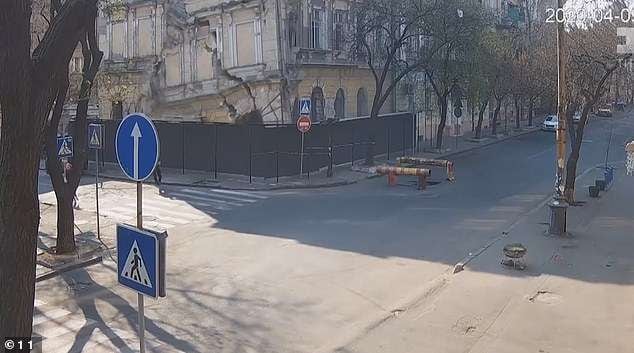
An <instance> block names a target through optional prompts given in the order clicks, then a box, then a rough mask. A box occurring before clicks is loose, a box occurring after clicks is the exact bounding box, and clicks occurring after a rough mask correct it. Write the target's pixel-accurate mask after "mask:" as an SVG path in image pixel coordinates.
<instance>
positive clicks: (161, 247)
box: [117, 224, 167, 298]
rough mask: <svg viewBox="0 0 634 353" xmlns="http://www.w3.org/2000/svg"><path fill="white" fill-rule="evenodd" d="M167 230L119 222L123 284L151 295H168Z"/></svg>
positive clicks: (118, 237) (118, 255)
mask: <svg viewBox="0 0 634 353" xmlns="http://www.w3.org/2000/svg"><path fill="white" fill-rule="evenodd" d="M166 237H167V234H166V233H155V232H152V231H148V230H144V229H139V228H135V227H132V226H129V225H124V224H119V225H117V274H118V275H117V277H118V280H119V283H120V284H121V285H123V286H125V287H128V288H130V289H132V290H134V291H137V292H139V293H141V294H144V295H147V296H150V297H154V298H156V297H159V296H162V297H164V296H165V266H164V264H165V261H164V260H165V238H166Z"/></svg>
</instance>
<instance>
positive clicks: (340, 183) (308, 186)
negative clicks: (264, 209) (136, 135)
mask: <svg viewBox="0 0 634 353" xmlns="http://www.w3.org/2000/svg"><path fill="white" fill-rule="evenodd" d="M85 174H86V175H94V173H91V172H86V173H85ZM99 176H100V177H103V178H104V179H112V180H119V181H129V180H130V179H128V178H124V177H119V176H109V175H105V174H99ZM364 179H366V178H365V177H364V178H361V179H359V180H364ZM359 180H344V181H336V182H332V183H327V184H304V185H302V184H298V185H274V186H267V187H262V188H257V187H256V188H247V187H227V186H222V185H201V184H188V183H178V182H163V183H162V184H163V185H169V186H182V187H197V188H207V189H217V190H235V191H273V190H293V189H320V188H330V187H336V186H344V185H350V184H355V183H357V182H358V181H359Z"/></svg>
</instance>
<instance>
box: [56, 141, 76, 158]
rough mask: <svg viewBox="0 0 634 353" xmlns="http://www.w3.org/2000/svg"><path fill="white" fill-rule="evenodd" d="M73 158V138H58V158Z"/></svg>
mask: <svg viewBox="0 0 634 353" xmlns="http://www.w3.org/2000/svg"><path fill="white" fill-rule="evenodd" d="M72 156H73V137H72V136H63V137H58V138H57V157H59V158H70V157H72Z"/></svg>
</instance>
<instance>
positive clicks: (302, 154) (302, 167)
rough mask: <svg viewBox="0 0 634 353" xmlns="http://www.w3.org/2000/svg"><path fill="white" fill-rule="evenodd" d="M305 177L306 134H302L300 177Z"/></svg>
mask: <svg viewBox="0 0 634 353" xmlns="http://www.w3.org/2000/svg"><path fill="white" fill-rule="evenodd" d="M302 175H304V133H303V132H302V149H301V151H300V152H299V176H300V178H301V176H302Z"/></svg>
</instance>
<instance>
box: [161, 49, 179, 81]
mask: <svg viewBox="0 0 634 353" xmlns="http://www.w3.org/2000/svg"><path fill="white" fill-rule="evenodd" d="M181 65H182V56H181V52H180V50H178V51H175V52H172V53H166V54H165V84H166V85H167V86H177V85H180V84H181V81H182V70H181Z"/></svg>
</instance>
